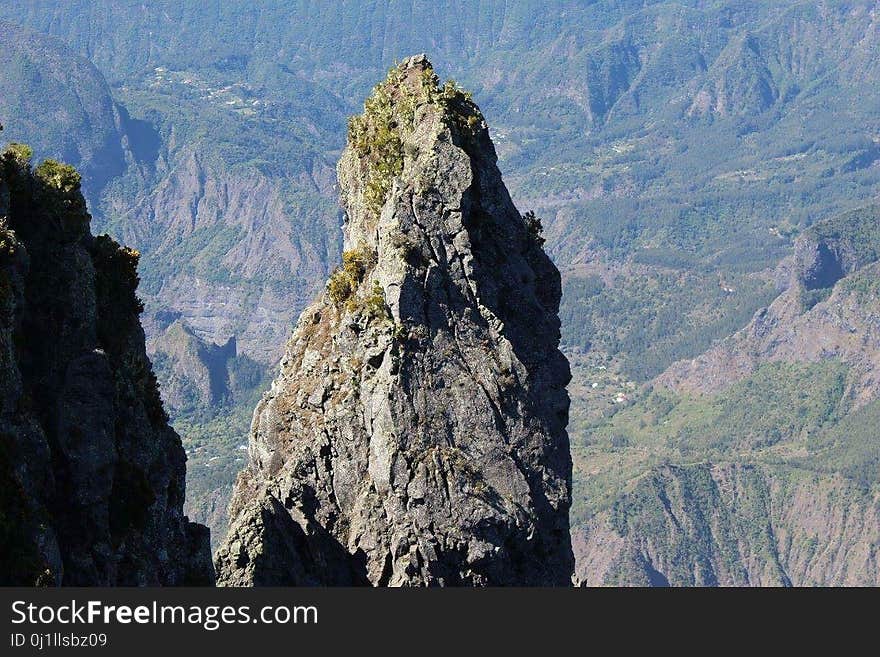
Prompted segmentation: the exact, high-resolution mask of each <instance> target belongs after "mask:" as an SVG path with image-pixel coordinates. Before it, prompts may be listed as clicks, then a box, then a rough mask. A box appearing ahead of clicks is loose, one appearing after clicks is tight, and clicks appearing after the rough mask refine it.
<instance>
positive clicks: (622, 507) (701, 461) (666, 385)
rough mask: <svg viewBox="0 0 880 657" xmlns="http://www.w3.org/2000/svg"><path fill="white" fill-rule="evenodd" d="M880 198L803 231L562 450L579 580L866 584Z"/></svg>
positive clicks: (876, 409)
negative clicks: (571, 449)
mask: <svg viewBox="0 0 880 657" xmlns="http://www.w3.org/2000/svg"><path fill="white" fill-rule="evenodd" d="M878 247H880V207H878V206H876V205H875V206H871V207H868V208H864V209H861V210H857V211H852V212H849V213H846V214H843V215H841V216H838V217H835V218H833V219H830V220H828V221H824V222H820V223H818V224H816V225H815V226H813V227H812V228H810V229H809V230H807V231H806V232H805V233H804V234H803V235H802V236H801V237H800V238H799V239H798V240H797V243H796V246H795V249H794V254H793V255H792V256H791V257H790V258H789V259H787V260H786V261H785V262H784V263H783V266H782V267H781V268H780V272H779V273H780V276H781V277H783V281H782V282H783V283H784V285H785V287H786V289H785V291H783V292H782V294H780V295H779V297H778V298H777V299H776V300H775V301H774V302H773V303H772V304H771V305H770V306H769V307H768V308H766V309H762V310H761V311H759V312H758V313H757V314H756V315H755V317H754V319H753V320H752V322H751V323H750V324H749V325H748V326H746V327H745V328H744V329H742V330H741V331H739V332H737V333H736V334H734V335H733V336H731V337H729V338H728V339H726V340H724V341H722V342H721V343H720V344H718V345H717V346H716V347H713V348H712V349H710V350H709V351H708V352H706V353H705V354H703V355H701V356H699V357H698V358H696V359H693V360H691V361H684V362H680V363H676V364H674V365H673V366H671V367H670V368H669V369H668V370H667V371H666V372H664V373H663V374H662V375H661V376H659V377H658V378H657V379H655V381H654V382H653V384H652V385H651V386H649V387H648V388H646V389H645V390H643V391H641V392H639V393H637V394H636V395H634V399H633V400H632V402H631V403H630V404H628V405H627V406H626V407H625V408H623V409H622V410H620V411H619V412H617V413H616V414H614V415H613V416H611V417H610V418H608V419H607V420H604V421H599V422H596V423H595V424H594V425H593V426H592V427H591V428H589V429H588V430H587V431H586V432H585V433H584V438H583V442H581V444H580V445H579V446H578V448H577V449H576V450H575V453H576V458H575V463H576V475H575V479H576V482H577V484H578V485H576V489H578V488H579V489H580V495H578V496H577V497H578V499H581V500H585V503H586V504H587V505H588V507H589V508H584V507H581V508H580V509H579V510H578V514H579V515H580V518H581V523H580V524H581V526H580V528H579V529H576V530H575V536H576V538H575V551H576V554H577V556H578V561H579V563H578V575H579V577H580V578H581V580H582V581H583V582H584V583H586V584H603V583H604V584H620V583H629V584H664V585H668V584H672V585H694V584H698V585H707V584H709V585H717V584H722V585H747V584H752V585H755V584H758V585H791V584H793V585H844V584H846V585H877V584H880V569H878V566H877V560H876V546H877V541H878V539H880V493H878V489H877V483H878V481H880V442H878V433H877V432H878V426H880V425H878V424H877V420H878V418H880V385H878V382H880V376H878V363H880V248H878Z"/></svg>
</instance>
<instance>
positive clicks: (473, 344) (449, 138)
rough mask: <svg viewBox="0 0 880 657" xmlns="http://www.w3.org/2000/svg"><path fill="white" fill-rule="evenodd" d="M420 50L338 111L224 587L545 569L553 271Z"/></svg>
mask: <svg viewBox="0 0 880 657" xmlns="http://www.w3.org/2000/svg"><path fill="white" fill-rule="evenodd" d="M496 159H497V158H496V154H495V150H494V147H493V145H492V142H491V140H490V139H489V134H488V130H487V128H486V123H485V120H484V118H483V115H482V113H481V112H480V110H479V108H478V107H477V106H476V105H475V104H474V103H473V101H472V100H471V98H470V95H469V94H467V93H466V92H464V91H462V90H461V89H460V88H458V87H457V86H456V85H455V84H454V83H451V82H447V83H445V84H443V85H441V84H440V83H439V80H438V79H437V76H436V75H435V73H434V70H433V68H432V67H431V65H430V62H428V60H427V58H426V57H425V56H424V55H417V56H415V57H411V58H409V59H407V60H404V62H402V63H401V64H400V65H398V66H396V67H394V68H392V69H391V71H390V72H389V75H388V78H387V79H386V80H385V81H383V82H382V83H380V84H379V85H377V87H376V88H375V89H374V91H373V93H372V95H371V96H370V98H369V99H368V100H367V101H366V103H365V109H364V113H363V114H362V115H361V116H358V117H354V118H352V119H351V121H350V124H349V139H348V147H347V148H346V149H345V152H344V153H343V155H342V158H341V160H340V162H339V167H338V175H339V182H340V188H341V202H342V205H343V207H344V209H345V217H346V218H345V225H344V232H345V252H344V254H343V263H342V265H341V266H340V267H339V268H338V269H337V270H336V271H335V272H334V273H333V275H332V276H331V277H330V280H329V281H328V284H327V289H326V291H325V292H324V294H322V295H321V297H320V298H319V299H318V300H317V301H315V303H313V304H312V305H311V306H310V307H309V308H307V309H306V310H305V312H303V314H302V316H301V318H300V320H299V322H298V324H297V326H296V329H295V331H294V333H293V336H292V338H291V340H290V342H289V344H288V347H287V351H286V354H285V356H284V358H283V359H282V363H281V372H280V374H279V376H278V378H277V379H276V380H275V382H274V383H273V386H272V389H271V390H270V392H269V393H267V394H266V396H265V397H264V399H263V400H262V401H261V402H260V404H259V406H258V407H257V409H256V411H255V414H254V422H253V427H252V432H251V439H250V448H249V462H248V465H247V467H246V468H245V470H244V471H243V472H242V473H241V474H240V476H239V479H238V482H237V483H236V487H235V491H234V494H233V500H232V503H231V506H230V517H231V524H230V531H229V535H228V537H227V540H226V542H225V544H224V545H223V546H222V547H221V549H220V550H219V552H218V554H217V558H216V564H217V568H218V580H219V582H220V583H221V584H226V585H252V584H256V585H307V584H312V585H315V584H373V585H438V584H439V585H488V584H522V585H527V584H532V585H539V584H545V585H567V584H568V583H569V582H570V578H571V573H572V570H573V557H572V552H571V544H570V538H569V522H568V510H569V505H570V489H571V457H570V454H569V446H568V436H567V434H566V424H567V421H568V406H569V398H568V394H567V392H566V389H565V386H566V385H567V383H568V380H569V378H570V374H569V368H568V363H567V362H566V360H565V358H564V357H563V356H562V354H561V353H560V351H559V349H558V344H559V337H560V334H559V326H560V324H559V319H558V316H557V315H558V308H559V300H560V296H561V285H560V276H559V272H558V271H557V270H556V268H555V267H554V266H553V264H552V263H551V261H550V260H549V258H548V257H547V256H546V254H545V253H544V252H543V249H542V248H541V244H542V242H543V240H542V239H541V237H540V222H538V221H537V220H535V219H534V217H533V216H527V217H523V216H522V215H520V213H519V212H518V211H517V210H516V208H515V207H514V205H513V203H512V202H511V200H510V197H509V195H508V193H507V190H506V189H505V187H504V184H503V182H502V180H501V175H500V173H499V171H498V168H497V166H496Z"/></svg>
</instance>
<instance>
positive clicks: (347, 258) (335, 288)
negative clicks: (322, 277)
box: [327, 247, 376, 305]
mask: <svg viewBox="0 0 880 657" xmlns="http://www.w3.org/2000/svg"><path fill="white" fill-rule="evenodd" d="M375 258H376V256H375V254H374V253H372V252H370V251H369V250H368V249H367V248H365V247H357V248H354V249H351V250H350V251H345V252H344V253H343V254H342V266H341V267H337V268H336V269H335V270H333V273H332V274H330V278H329V280H328V281H327V293H328V294H329V295H330V298H331V299H332V300H333V303H335V304H337V305H339V304H341V303H343V302H345V301H347V300H348V299H349V298H350V297H351V296H352V295H353V294H354V293H355V291H356V290H357V289H358V287H359V286H360V284H361V281H363V280H364V276H365V275H366V273H367V272H368V271H369V270H371V269H372V268H373V267H374V266H375V264H376V263H375Z"/></svg>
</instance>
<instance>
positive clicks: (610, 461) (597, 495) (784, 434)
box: [570, 361, 864, 522]
mask: <svg viewBox="0 0 880 657" xmlns="http://www.w3.org/2000/svg"><path fill="white" fill-rule="evenodd" d="M846 382H847V369H846V367H844V366H843V365H841V364H840V363H837V362H835V361H823V362H821V363H814V364H802V363H784V362H779V363H770V364H767V365H764V366H762V367H760V368H759V369H758V370H757V371H756V372H755V373H754V374H753V375H752V376H750V377H748V378H747V379H745V380H743V381H740V382H738V383H736V384H734V385H732V386H731V387H730V388H729V389H727V390H725V391H724V392H722V393H719V394H717V395H714V396H680V395H675V394H673V393H670V392H667V391H663V390H653V391H646V392H644V393H642V394H641V395H640V396H639V397H637V398H636V399H635V400H634V401H633V402H631V403H629V404H624V405H622V406H620V407H619V410H618V411H617V412H616V413H613V414H612V415H611V416H610V417H608V418H606V419H603V420H598V421H595V422H593V423H592V424H589V425H585V426H582V427H580V428H578V429H574V428H572V429H570V433H571V435H572V445H573V448H572V449H573V452H574V454H575V464H576V466H575V488H576V490H577V493H576V495H575V497H574V499H575V506H574V509H573V512H572V513H573V522H575V521H582V520H583V519H585V518H586V517H589V516H591V515H592V514H593V513H595V512H596V511H597V510H599V509H603V508H608V506H609V505H610V504H612V503H613V502H614V500H615V499H617V497H618V495H619V494H620V493H621V491H622V490H624V489H625V488H626V486H627V485H628V484H629V483H630V482H632V481H635V480H636V479H638V478H639V477H640V476H642V475H643V474H644V473H646V472H648V471H649V470H650V469H651V468H652V467H655V466H657V465H661V464H663V463H670V462H671V463H689V464H693V463H704V462H712V463H719V462H720V463H723V462H767V463H778V462H789V463H792V464H795V465H797V466H798V467H808V466H810V464H811V463H812V464H813V465H812V466H811V467H814V468H819V467H820V465H819V464H820V461H818V460H812V459H804V458H803V457H802V453H803V452H804V451H805V450H807V449H808V448H809V449H812V450H813V451H816V445H818V444H819V442H821V443H823V444H824V443H825V442H827V441H829V440H831V441H832V442H833V441H834V439H833V438H829V437H828V436H833V435H835V434H834V431H835V430H836V429H835V427H837V426H838V423H839V422H840V419H841V418H842V417H844V416H845V415H846V411H847V408H848V403H849V402H848V400H847V398H846V394H845V391H846ZM817 441H818V442H817ZM860 442H862V443H864V441H860ZM587 472H589V474H587Z"/></svg>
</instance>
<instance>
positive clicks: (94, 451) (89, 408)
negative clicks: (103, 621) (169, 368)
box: [0, 148, 213, 586]
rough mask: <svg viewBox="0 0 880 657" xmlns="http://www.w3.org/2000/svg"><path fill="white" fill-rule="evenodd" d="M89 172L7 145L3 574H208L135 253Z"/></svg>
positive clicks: (204, 578)
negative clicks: (85, 182) (82, 185)
mask: <svg viewBox="0 0 880 657" xmlns="http://www.w3.org/2000/svg"><path fill="white" fill-rule="evenodd" d="M89 219H90V217H89V214H88V213H87V211H86V207H85V202H84V200H83V197H82V195H81V194H80V190H79V175H78V174H77V173H76V172H75V171H74V170H73V169H72V168H71V167H66V166H64V165H59V164H57V163H48V164H44V165H41V166H40V167H38V168H37V169H36V170H35V171H33V172H32V171H31V169H30V166H29V163H28V156H27V153H26V151H25V150H24V149H21V148H19V149H18V150H12V151H7V152H6V153H5V154H4V155H2V157H0V583H2V584H18V585H33V584H42V585H51V584H56V585H79V586H96V585H98V586H114V585H181V584H192V585H200V584H211V583H212V582H213V569H212V565H211V562H210V547H209V540H208V531H207V529H206V528H205V527H202V526H201V525H195V524H193V523H190V522H188V521H187V518H186V517H185V516H184V515H183V510H182V509H183V500H184V490H185V484H184V465H185V461H186V457H185V455H184V452H183V448H182V447H181V444H180V438H179V437H178V436H177V434H176V433H174V431H173V430H172V429H171V428H170V427H169V426H168V422H167V417H166V415H165V412H164V411H163V409H162V404H161V401H160V399H159V393H158V389H157V387H156V381H155V377H154V376H153V373H152V369H151V367H150V362H149V360H147V356H146V353H145V351H144V334H143V330H142V329H141V326H140V323H139V321H138V315H139V313H140V310H141V307H140V302H139V301H138V299H137V297H136V296H135V288H136V286H137V280H138V279H137V272H136V267H137V253H136V252H134V251H131V250H129V249H125V248H122V247H120V246H119V245H118V244H116V243H115V242H113V241H112V240H111V239H110V238H108V237H106V236H105V237H97V238H95V237H93V236H92V235H91V234H90V232H89Z"/></svg>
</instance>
